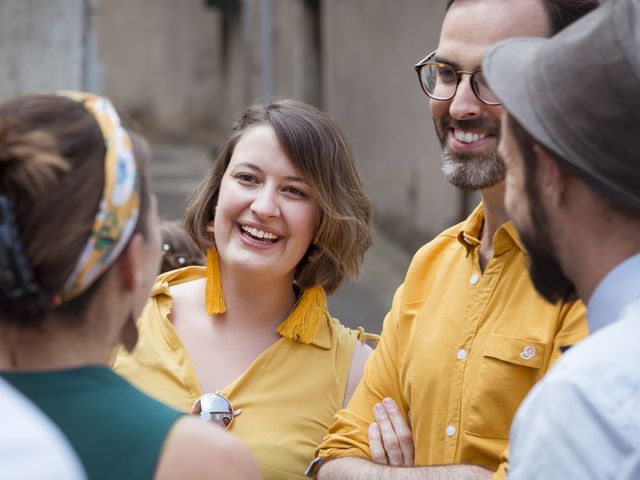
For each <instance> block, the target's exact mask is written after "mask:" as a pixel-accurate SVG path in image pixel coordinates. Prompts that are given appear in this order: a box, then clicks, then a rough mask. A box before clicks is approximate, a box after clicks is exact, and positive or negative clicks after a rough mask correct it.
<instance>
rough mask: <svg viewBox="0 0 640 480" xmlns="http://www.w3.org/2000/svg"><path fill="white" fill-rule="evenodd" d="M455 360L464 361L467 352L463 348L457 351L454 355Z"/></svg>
mask: <svg viewBox="0 0 640 480" xmlns="http://www.w3.org/2000/svg"><path fill="white" fill-rule="evenodd" d="M456 358H457V359H458V360H464V359H465V358H467V352H465V351H464V348H461V349H460V350H458V352H457V353H456Z"/></svg>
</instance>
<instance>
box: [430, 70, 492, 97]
mask: <svg viewBox="0 0 640 480" xmlns="http://www.w3.org/2000/svg"><path fill="white" fill-rule="evenodd" d="M420 80H421V81H422V85H423V87H424V89H425V90H426V92H427V93H428V95H429V96H430V97H431V98H434V99H436V100H449V99H451V98H453V96H454V95H455V94H456V89H457V88H458V72H457V71H456V70H455V69H454V68H453V67H448V66H446V65H437V64H426V65H425V66H424V67H423V68H422V70H421V72H420ZM470 81H471V85H472V88H473V91H474V93H475V94H476V96H477V97H478V99H479V100H480V101H482V102H484V103H488V104H493V105H497V104H499V103H500V101H499V100H498V99H497V97H496V96H495V95H494V94H493V92H492V91H491V90H490V89H489V87H488V86H487V83H486V81H485V79H484V76H483V74H482V71H481V70H479V71H476V72H475V73H473V74H472V75H471V79H470Z"/></svg>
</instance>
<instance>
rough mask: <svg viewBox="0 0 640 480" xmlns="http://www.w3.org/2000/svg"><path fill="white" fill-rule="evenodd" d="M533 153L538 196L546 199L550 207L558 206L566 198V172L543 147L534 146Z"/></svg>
mask: <svg viewBox="0 0 640 480" xmlns="http://www.w3.org/2000/svg"><path fill="white" fill-rule="evenodd" d="M533 151H534V153H535V155H536V158H537V164H538V179H537V180H538V182H539V187H540V194H541V195H543V196H544V197H545V198H547V199H548V200H549V202H551V205H552V206H558V205H560V204H561V203H562V201H563V199H564V198H565V196H566V189H567V175H568V172H567V170H566V169H565V168H563V167H562V166H561V165H560V164H559V163H558V162H557V161H555V160H554V159H553V157H552V156H551V155H550V154H549V152H548V151H547V150H546V149H545V148H544V147H542V146H540V145H534V147H533Z"/></svg>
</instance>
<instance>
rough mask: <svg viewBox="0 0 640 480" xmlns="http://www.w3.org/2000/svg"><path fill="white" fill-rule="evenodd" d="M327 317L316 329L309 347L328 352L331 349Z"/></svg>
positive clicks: (329, 327)
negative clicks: (313, 346) (312, 346)
mask: <svg viewBox="0 0 640 480" xmlns="http://www.w3.org/2000/svg"><path fill="white" fill-rule="evenodd" d="M329 318H330V317H329V315H327V316H326V320H323V321H322V322H321V324H320V327H318V332H317V333H316V336H315V337H313V340H311V345H315V346H316V347H319V348H323V349H325V350H329V349H330V348H331V326H330V325H329V322H330V320H329Z"/></svg>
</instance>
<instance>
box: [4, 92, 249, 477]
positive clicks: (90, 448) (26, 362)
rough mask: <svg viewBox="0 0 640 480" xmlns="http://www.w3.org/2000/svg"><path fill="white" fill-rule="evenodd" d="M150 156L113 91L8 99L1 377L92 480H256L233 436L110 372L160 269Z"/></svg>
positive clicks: (133, 333)
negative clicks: (50, 425)
mask: <svg viewBox="0 0 640 480" xmlns="http://www.w3.org/2000/svg"><path fill="white" fill-rule="evenodd" d="M148 156H149V155H148V149H147V147H146V144H145V143H144V140H142V139H141V138H140V137H138V136H136V135H134V134H133V133H131V132H128V131H127V130H126V129H125V128H124V127H123V126H122V124H121V123H120V120H119V118H118V115H117V114H116V112H115V110H114V108H113V106H112V105H111V103H110V102H109V101H108V100H107V99H105V98H102V97H99V96H96V95H91V94H86V93H82V92H58V93H56V94H52V95H32V96H28V97H22V98H19V99H16V100H13V101H10V102H8V103H5V104H3V105H1V106H0V376H1V377H2V378H4V380H6V381H7V382H8V383H10V384H11V385H13V386H14V387H15V388H16V389H17V390H19V391H21V392H22V393H23V394H24V395H25V396H26V397H28V398H29V399H30V400H31V401H32V402H33V403H34V404H35V405H37V406H38V407H39V408H40V409H41V410H42V411H43V412H44V413H45V414H46V415H47V416H48V417H49V418H50V419H51V420H52V421H53V422H54V423H55V424H57V426H58V427H59V429H60V430H61V431H62V432H63V433H64V435H65V436H66V437H67V439H68V440H69V443H70V444H71V446H72V447H73V449H74V450H75V452H76V453H77V455H78V457H79V459H80V461H81V462H82V466H83V467H84V470H85V473H86V474H87V477H88V478H90V479H108V478H114V479H116V478H117V479H145V478H157V479H165V478H189V479H199V478H220V479H225V480H226V479H254V478H259V473H258V470H257V467H256V463H255V460H254V459H253V458H252V456H251V454H250V453H249V451H248V449H247V448H246V447H245V446H244V445H242V444H241V443H240V442H239V441H238V440H236V439H234V438H233V437H232V436H231V435H230V434H228V433H226V432H224V431H223V430H222V429H220V428H218V427H215V426H214V425H211V424H209V423H206V422H203V421H201V420H199V419H197V418H193V417H190V416H184V415H182V414H180V413H179V412H177V411H175V410H173V409H172V408H169V407H168V406H166V405H164V404H162V403H160V402H158V401H156V400H153V399H151V398H150V397H148V396H146V395H144V394H143V393H141V392H139V391H138V390H136V389H135V388H134V387H132V386H131V385H130V384H129V383H127V382H126V381H125V380H124V379H122V378H121V377H119V376H118V375H117V374H115V373H114V372H113V371H112V370H111V369H110V368H109V367H108V365H109V364H110V359H111V358H112V357H113V354H114V352H115V351H116V350H117V349H118V348H119V347H120V346H121V345H124V346H125V347H126V348H127V349H128V350H132V349H133V347H134V346H135V345H136V342H137V328H136V324H135V318H137V317H138V315H139V314H140V312H141V310H142V308H143V306H144V304H145V302H146V300H147V297H148V294H149V290H150V288H151V285H152V282H153V279H154V277H155V275H156V273H157V271H158V267H159V260H160V242H159V238H158V234H157V229H156V228H154V227H155V226H154V223H155V222H156V221H157V213H156V204H155V198H154V197H153V196H152V195H151V193H150V191H149V186H148V179H147V174H146V169H147V164H148V161H149V159H148ZM33 461H34V462H38V461H39V458H37V457H36V458H34V459H33ZM0 471H2V465H0Z"/></svg>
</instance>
